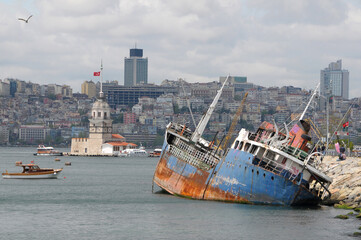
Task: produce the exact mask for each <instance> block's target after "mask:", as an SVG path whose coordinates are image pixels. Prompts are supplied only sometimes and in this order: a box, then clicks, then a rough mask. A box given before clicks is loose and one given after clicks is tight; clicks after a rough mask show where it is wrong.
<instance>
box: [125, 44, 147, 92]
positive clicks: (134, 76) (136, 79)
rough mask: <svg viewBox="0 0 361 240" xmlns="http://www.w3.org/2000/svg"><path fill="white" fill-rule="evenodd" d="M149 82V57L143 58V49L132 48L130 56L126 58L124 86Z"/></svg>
mask: <svg viewBox="0 0 361 240" xmlns="http://www.w3.org/2000/svg"><path fill="white" fill-rule="evenodd" d="M146 83H148V58H143V49H138V48H132V49H130V57H129V58H127V57H126V58H124V86H128V87H130V86H136V85H141V84H146Z"/></svg>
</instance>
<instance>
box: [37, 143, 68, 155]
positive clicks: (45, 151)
mask: <svg viewBox="0 0 361 240" xmlns="http://www.w3.org/2000/svg"><path fill="white" fill-rule="evenodd" d="M34 155H35V156H63V153H62V152H59V151H57V150H54V148H53V147H45V146H44V145H39V146H38V148H37V152H36V153H34Z"/></svg>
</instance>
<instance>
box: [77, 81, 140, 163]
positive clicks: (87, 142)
mask: <svg viewBox="0 0 361 240" xmlns="http://www.w3.org/2000/svg"><path fill="white" fill-rule="evenodd" d="M112 130H113V129H112V120H111V119H110V107H109V104H108V103H107V102H106V100H105V97H104V93H103V91H102V84H101V87H100V93H99V98H98V99H97V100H96V101H95V102H94V104H93V107H92V110H91V118H90V119H89V138H72V140H71V152H70V155H77V156H114V155H118V154H119V152H121V151H122V150H124V149H129V148H136V147H137V145H136V144H134V143H127V142H125V138H124V137H122V136H121V135H119V134H112Z"/></svg>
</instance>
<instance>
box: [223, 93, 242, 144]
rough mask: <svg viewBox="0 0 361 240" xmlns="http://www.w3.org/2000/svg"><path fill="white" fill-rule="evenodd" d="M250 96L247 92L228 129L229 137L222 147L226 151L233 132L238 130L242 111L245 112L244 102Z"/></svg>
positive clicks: (225, 139)
mask: <svg viewBox="0 0 361 240" xmlns="http://www.w3.org/2000/svg"><path fill="white" fill-rule="evenodd" d="M247 96H248V92H246V93H245V94H244V96H243V99H242V101H241V104H240V105H239V107H238V109H237V112H236V113H235V114H234V117H233V120H232V123H231V125H230V127H229V129H228V133H227V136H226V137H225V138H224V142H223V144H222V146H221V149H223V150H225V149H226V147H227V144H228V142H229V140H231V137H232V134H233V131H234V129H235V128H236V125H237V122H238V119H239V117H240V115H241V113H242V110H243V105H244V102H245V101H246V98H247Z"/></svg>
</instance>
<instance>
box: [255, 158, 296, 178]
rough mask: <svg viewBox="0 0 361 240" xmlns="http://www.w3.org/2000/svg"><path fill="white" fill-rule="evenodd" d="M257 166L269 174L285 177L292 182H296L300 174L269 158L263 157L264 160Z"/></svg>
mask: <svg viewBox="0 0 361 240" xmlns="http://www.w3.org/2000/svg"><path fill="white" fill-rule="evenodd" d="M257 165H258V166H259V167H261V168H263V169H266V170H267V171H269V172H272V173H274V174H276V175H280V176H283V177H284V178H287V179H289V180H291V181H294V180H295V179H296V178H297V176H298V175H299V172H295V170H294V169H292V168H290V167H287V166H286V165H284V164H282V163H279V162H277V161H275V160H272V159H270V158H267V157H263V158H262V160H259V162H258V163H257Z"/></svg>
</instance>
